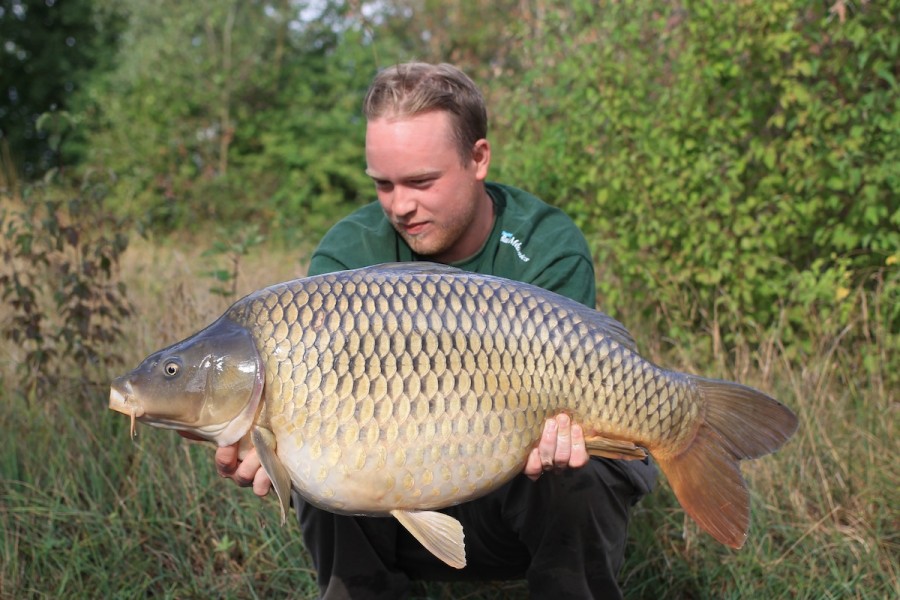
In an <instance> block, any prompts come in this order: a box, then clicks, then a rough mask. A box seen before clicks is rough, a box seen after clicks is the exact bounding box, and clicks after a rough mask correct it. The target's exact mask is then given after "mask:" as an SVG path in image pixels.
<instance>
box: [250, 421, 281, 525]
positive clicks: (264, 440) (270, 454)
mask: <svg viewBox="0 0 900 600" xmlns="http://www.w3.org/2000/svg"><path fill="white" fill-rule="evenodd" d="M251 438H252V439H253V445H254V446H255V447H256V454H257V456H259V462H261V463H262V466H263V468H264V469H265V470H266V475H268V476H269V479H271V480H272V486H273V487H274V488H275V495H276V496H278V501H279V503H280V504H281V524H282V525H284V524H285V523H286V522H287V513H288V510H290V507H291V504H290V503H291V476H290V475H288V472H287V469H285V468H284V465H283V464H282V462H281V460H280V459H279V458H278V455H276V454H275V446H276V442H275V434H274V433H272V431H271V430H270V429H266V428H264V427H254V428H253V433H252V434H251Z"/></svg>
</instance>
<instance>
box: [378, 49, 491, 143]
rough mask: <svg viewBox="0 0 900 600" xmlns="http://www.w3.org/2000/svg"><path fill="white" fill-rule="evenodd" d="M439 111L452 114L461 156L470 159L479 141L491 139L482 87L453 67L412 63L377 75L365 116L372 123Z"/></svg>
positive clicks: (385, 70) (452, 124)
mask: <svg viewBox="0 0 900 600" xmlns="http://www.w3.org/2000/svg"><path fill="white" fill-rule="evenodd" d="M439 110H442V111H446V112H448V113H449V114H450V119H451V127H452V129H453V136H454V137H455V138H456V145H457V149H458V150H459V155H460V157H461V158H462V160H463V161H467V160H469V159H470V158H472V150H473V148H474V146H475V142H477V141H478V140H480V139H483V138H486V137H487V128H488V120H487V107H486V106H485V103H484V97H483V96H482V95H481V91H480V90H479V89H478V86H476V85H475V83H474V82H473V81H472V80H471V79H469V77H468V76H467V75H466V74H465V73H463V72H462V71H460V70H459V69H457V68H456V67H454V66H453V65H450V64H447V63H441V64H437V65H433V64H430V63H423V62H409V63H403V64H399V65H395V66H392V67H388V68H386V69H384V70H382V71H379V73H378V74H377V75H376V76H375V79H374V80H373V81H372V85H370V86H369V91H368V92H367V93H366V99H365V100H364V101H363V114H365V116H366V119H367V120H370V121H371V120H374V119H378V118H380V117H413V116H416V115H419V114H422V113H426V112H430V111H439Z"/></svg>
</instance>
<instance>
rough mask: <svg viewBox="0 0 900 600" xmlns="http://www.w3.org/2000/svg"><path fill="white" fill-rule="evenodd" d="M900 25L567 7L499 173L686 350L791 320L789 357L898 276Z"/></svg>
mask: <svg viewBox="0 0 900 600" xmlns="http://www.w3.org/2000/svg"><path fill="white" fill-rule="evenodd" d="M898 14H900V11H898V3H897V2H887V3H880V4H862V5H860V6H859V10H858V11H857V12H853V13H845V15H844V17H845V18H844V19H843V20H842V19H840V18H838V17H837V15H836V14H835V13H833V12H829V11H828V10H827V7H825V6H824V5H817V6H811V5H809V4H807V3H801V2H787V1H784V2H775V3H765V4H759V3H720V2H691V3H685V4H684V5H678V4H672V3H670V2H651V3H643V2H640V3H639V2H622V3H612V2H610V3H601V4H600V5H599V6H598V5H597V4H596V3H594V2H587V1H584V2H574V3H572V4H571V5H570V6H567V7H565V8H563V7H557V8H556V9H555V10H553V11H552V12H551V13H550V14H548V15H547V18H546V20H545V21H544V23H545V25H544V26H545V28H546V31H545V34H544V35H542V36H539V37H536V38H533V39H531V40H530V41H529V43H528V45H527V50H528V62H529V63H530V64H529V65H528V68H527V69H526V70H525V72H524V73H523V74H517V73H516V74H513V77H512V78H511V79H510V81H509V82H508V83H507V85H508V86H509V88H510V89H511V90H514V91H513V93H512V95H511V97H510V101H509V102H508V104H507V106H506V107H504V108H505V109H506V110H508V114H509V116H508V117H507V119H506V121H505V129H506V133H505V135H504V138H503V139H504V142H505V148H506V156H505V157H504V167H503V175H504V176H505V177H506V178H507V179H510V180H516V181H518V182H524V185H526V186H527V187H529V188H531V189H533V190H535V191H537V192H538V193H539V194H542V195H543V196H544V197H547V198H550V199H556V200H557V201H558V202H559V203H560V204H561V205H562V206H564V208H566V210H567V211H568V212H569V213H570V214H571V215H573V216H574V217H575V219H576V220H577V222H578V223H579V224H580V225H581V226H582V227H583V228H584V229H585V230H587V231H588V232H589V233H590V235H591V238H592V240H593V244H594V248H595V251H596V255H597V258H598V261H599V264H600V288H601V298H602V299H603V300H602V302H603V304H604V305H605V306H606V307H607V308H608V309H610V310H614V311H615V310H621V309H622V307H623V306H632V307H633V306H635V305H639V306H643V307H644V313H645V316H648V317H650V318H653V319H655V320H657V322H658V326H659V327H662V328H663V329H665V330H667V331H668V332H669V333H670V334H671V335H673V336H675V338H676V339H679V331H683V330H681V329H680V328H683V327H688V328H693V327H696V326H698V325H700V326H706V327H710V328H711V329H712V330H714V331H713V333H715V334H717V335H718V334H721V336H722V338H724V339H725V340H726V341H728V340H730V341H732V342H733V341H734V340H735V339H737V338H740V337H741V336H745V335H750V336H754V335H755V334H756V333H759V332H760V331H761V330H763V329H765V328H768V327H772V326H776V325H777V324H778V323H779V322H780V320H782V319H784V320H785V322H784V323H781V326H783V327H784V335H785V341H786V342H787V343H791V341H792V340H795V339H798V338H803V337H804V335H803V334H804V333H808V331H805V328H808V327H809V326H810V324H811V322H812V321H811V319H810V317H811V313H812V315H816V316H817V317H818V318H817V319H816V322H819V323H822V322H827V323H829V326H830V327H834V328H835V329H836V330H839V329H841V328H843V327H845V326H846V325H847V321H846V316H847V314H846V313H847V311H844V313H841V310H842V309H841V301H842V300H844V299H845V298H847V297H848V296H849V295H850V291H851V290H853V289H856V288H857V287H860V286H862V287H865V288H868V289H873V287H874V286H875V285H877V282H878V281H883V280H884V278H885V277H886V276H887V277H890V273H896V266H895V265H896V260H897V258H898V255H897V252H898V248H900V201H898V193H900V162H898V152H900V120H898V116H897V115H898V114H900V113H898V111H897V108H898V107H897V102H898V100H897V99H898V97H900V96H898V94H897V93H896V92H897V85H896V81H895V77H896V74H897V70H898V64H900V62H898V61H900V51H898V47H900V44H898V41H897V40H896V35H895V34H894V33H895V31H896V28H897V15H898ZM548 167H549V168H548ZM895 284H896V281H895ZM898 317H900V315H898V313H897V311H893V312H892V314H891V315H889V316H888V318H889V319H890V320H891V322H892V323H893V327H894V329H895V330H896V329H897V328H898V327H900V319H898ZM711 339H713V340H715V339H717V338H716V336H711ZM719 339H721V338H719Z"/></svg>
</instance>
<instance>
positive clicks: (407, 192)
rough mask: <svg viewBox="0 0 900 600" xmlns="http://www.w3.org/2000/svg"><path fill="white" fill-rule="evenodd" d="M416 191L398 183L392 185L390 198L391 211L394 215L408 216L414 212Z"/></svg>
mask: <svg viewBox="0 0 900 600" xmlns="http://www.w3.org/2000/svg"><path fill="white" fill-rule="evenodd" d="M416 204H417V203H416V191H415V190H412V189H410V188H408V187H405V186H402V185H398V186H395V187H394V193H393V197H392V198H391V212H392V213H394V216H395V217H398V218H403V217H408V216H410V215H411V214H413V213H414V212H416Z"/></svg>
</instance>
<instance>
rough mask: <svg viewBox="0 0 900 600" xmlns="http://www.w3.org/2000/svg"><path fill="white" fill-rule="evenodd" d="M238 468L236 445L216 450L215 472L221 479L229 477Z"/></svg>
mask: <svg viewBox="0 0 900 600" xmlns="http://www.w3.org/2000/svg"><path fill="white" fill-rule="evenodd" d="M237 466H238V449H237V445H234V446H225V447H223V448H216V471H218V472H219V475H221V476H222V477H231V476H232V475H233V474H234V470H235V469H237Z"/></svg>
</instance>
